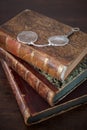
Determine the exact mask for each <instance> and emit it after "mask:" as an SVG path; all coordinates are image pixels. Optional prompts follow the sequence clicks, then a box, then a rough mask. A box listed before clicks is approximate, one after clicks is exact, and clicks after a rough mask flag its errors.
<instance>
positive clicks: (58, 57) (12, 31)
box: [0, 9, 87, 80]
mask: <svg viewBox="0 0 87 130" xmlns="http://www.w3.org/2000/svg"><path fill="white" fill-rule="evenodd" d="M71 30H72V27H70V26H68V25H65V24H63V23H60V22H58V21H56V20H54V19H51V18H48V17H46V16H43V15H41V14H39V13H37V12H34V11H31V10H28V9H27V10H24V11H23V12H21V13H19V14H18V15H17V16H15V17H14V18H12V19H11V20H9V21H8V22H6V23H5V24H3V25H2V26H1V27H0V46H1V47H3V48H4V49H6V50H7V51H9V52H10V53H12V54H14V55H16V56H18V57H20V58H22V59H23V60H25V61H27V62H28V63H31V64H32V65H34V66H35V67H37V68H39V69H41V70H43V71H45V72H46V73H48V74H50V75H51V76H53V77H56V78H58V79H59V80H64V79H66V77H67V76H68V75H69V74H70V73H71V71H72V70H73V69H74V68H75V67H76V65H77V64H78V63H79V62H80V61H81V60H82V58H83V57H84V56H85V55H86V54H87V34H85V33H83V32H81V31H79V32H75V33H74V34H73V35H71V36H70V37H69V43H68V44H67V45H65V46H46V47H35V46H33V45H26V44H23V43H22V42H18V40H17V36H18V34H19V33H21V32H22V31H33V32H35V33H37V35H38V39H37V41H36V42H35V45H43V44H48V39H49V37H51V36H55V35H57V36H58V35H65V34H67V33H68V32H70V31H71ZM23 37H25V36H23ZM23 37H22V39H23ZM25 38H26V37H25ZM26 39H27V38H26ZM31 39H32V37H30V40H31Z"/></svg>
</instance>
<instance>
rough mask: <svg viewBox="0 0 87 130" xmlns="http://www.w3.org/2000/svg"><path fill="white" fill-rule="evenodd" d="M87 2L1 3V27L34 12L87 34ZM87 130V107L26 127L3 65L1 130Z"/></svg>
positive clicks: (32, 0)
mask: <svg viewBox="0 0 87 130" xmlns="http://www.w3.org/2000/svg"><path fill="white" fill-rule="evenodd" d="M86 1H87V0H0V24H3V23H4V22H6V21H7V20H9V19H10V18H12V17H13V16H15V15H16V14H17V13H19V12H21V11H22V10H24V9H31V10H34V11H37V12H39V13H42V14H44V15H47V16H49V17H52V18H54V19H56V20H59V21H61V22H63V23H65V24H68V25H71V26H73V27H79V28H80V29H81V30H82V31H84V32H86V33H87V2H86ZM48 129H50V130H87V105H83V106H80V107H79V108H76V109H74V110H71V111H69V112H66V113H64V114H62V115H59V116H57V117H54V118H52V119H49V120H47V121H45V122H42V123H40V124H37V125H34V126H31V127H26V126H25V124H24V121H23V118H22V115H21V113H20V111H19V108H18V106H17V103H16V100H15V98H14V96H13V94H12V91H11V89H10V85H9V83H8V81H7V78H6V76H5V74H4V71H3V69H2V67H1V64H0V130H48Z"/></svg>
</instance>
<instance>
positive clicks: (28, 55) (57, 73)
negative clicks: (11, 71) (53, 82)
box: [0, 31, 67, 80]
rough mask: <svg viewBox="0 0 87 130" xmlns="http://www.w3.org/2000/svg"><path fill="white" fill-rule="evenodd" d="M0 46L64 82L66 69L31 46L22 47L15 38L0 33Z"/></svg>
mask: <svg viewBox="0 0 87 130" xmlns="http://www.w3.org/2000/svg"><path fill="white" fill-rule="evenodd" d="M0 46H1V47H3V48H4V49H6V50H7V51H9V52H10V53H12V54H14V55H15V56H18V57H20V58H21V59H23V60H25V61H26V62H28V63H31V64H32V65H34V66H35V67H37V68H39V69H41V70H43V71H45V72H47V73H48V74H50V75H52V76H53V77H56V78H57V79H60V80H64V76H65V73H66V70H67V67H66V66H65V65H63V64H61V63H60V62H59V61H56V59H54V58H52V57H50V56H49V55H47V54H43V53H41V52H40V51H37V50H35V49H34V48H33V47H32V46H28V45H24V44H22V43H20V42H18V41H17V40H16V39H15V38H13V37H11V36H10V35H7V34H6V33H5V32H3V31H0Z"/></svg>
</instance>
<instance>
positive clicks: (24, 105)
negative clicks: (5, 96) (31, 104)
mask: <svg viewBox="0 0 87 130" xmlns="http://www.w3.org/2000/svg"><path fill="white" fill-rule="evenodd" d="M1 64H2V67H3V69H4V71H5V74H6V76H7V79H8V81H9V83H10V86H11V89H12V91H13V93H14V95H15V98H16V101H17V103H18V106H19V108H20V111H21V113H22V115H23V117H24V121H25V124H27V120H28V119H29V117H30V111H29V108H28V106H27V103H26V101H25V99H24V98H23V96H24V95H23V94H22V93H21V91H20V89H19V88H18V87H17V84H16V82H15V80H14V77H13V75H12V74H11V70H10V69H9V67H8V65H7V63H6V62H5V61H4V60H3V59H1Z"/></svg>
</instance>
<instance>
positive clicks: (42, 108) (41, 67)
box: [0, 9, 87, 125]
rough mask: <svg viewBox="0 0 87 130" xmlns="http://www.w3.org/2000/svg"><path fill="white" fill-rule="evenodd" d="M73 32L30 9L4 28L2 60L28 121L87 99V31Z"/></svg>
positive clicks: (0, 47) (0, 34)
mask: <svg viewBox="0 0 87 130" xmlns="http://www.w3.org/2000/svg"><path fill="white" fill-rule="evenodd" d="M71 30H72V27H70V26H68V25H65V24H63V23H60V22H58V21H56V20H54V19H51V18H48V17H46V16H44V15H41V14H39V13H37V12H34V11H31V10H28V9H27V10H24V11H22V12H21V13H19V14H18V15H17V16H15V17H14V18H12V19H11V20H9V21H8V22H6V23H4V24H3V25H1V26H0V61H1V63H2V66H3V69H4V70H5V73H6V75H7V78H8V81H9V83H10V86H11V88H12V90H13V93H14V95H15V98H16V100H17V103H18V105H19V108H20V111H21V113H22V115H23V117H24V121H25V123H26V124H27V125H32V124H35V123H38V122H41V121H44V120H46V119H49V118H51V117H53V116H56V115H58V114H61V113H63V112H65V111H68V110H70V109H72V108H75V107H77V106H79V105H81V104H83V103H86V102H87V80H86V79H87V34H85V33H83V32H81V31H80V30H79V31H78V32H75V33H73V34H72V35H71V33H72V32H71ZM68 32H69V33H68ZM23 33H24V34H23ZM29 33H32V34H37V35H38V39H37V40H36V41H35V43H32V41H31V42H30V43H31V44H32V45H30V43H29V42H27V40H32V39H33V35H29ZM67 33H68V35H71V36H70V37H68V38H67V37H66V36H67V35H65V34H67ZM19 34H22V35H20V36H21V40H20V41H19V39H18V38H20V37H18V36H19ZM37 35H36V36H37ZM53 36H54V37H56V40H57V38H58V37H59V39H60V40H62V38H63V39H67V40H68V41H67V43H66V45H63V43H62V42H64V41H62V42H61V44H62V45H60V41H59V42H58V41H56V40H55V44H54V45H53V44H49V43H48V41H49V40H48V39H49V37H51V38H52V37H53ZM23 40H26V41H25V42H23ZM51 42H53V41H51ZM58 44H59V46H58Z"/></svg>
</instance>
